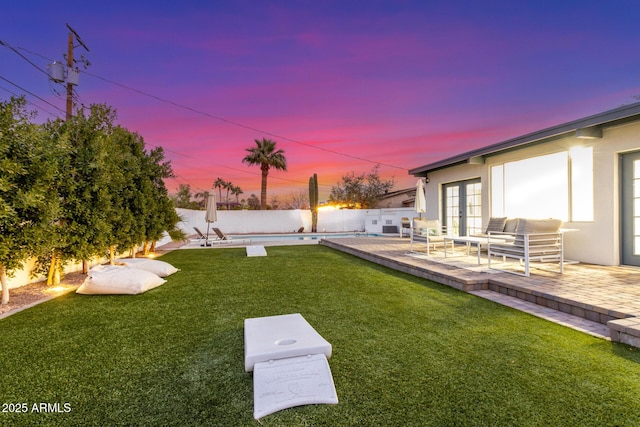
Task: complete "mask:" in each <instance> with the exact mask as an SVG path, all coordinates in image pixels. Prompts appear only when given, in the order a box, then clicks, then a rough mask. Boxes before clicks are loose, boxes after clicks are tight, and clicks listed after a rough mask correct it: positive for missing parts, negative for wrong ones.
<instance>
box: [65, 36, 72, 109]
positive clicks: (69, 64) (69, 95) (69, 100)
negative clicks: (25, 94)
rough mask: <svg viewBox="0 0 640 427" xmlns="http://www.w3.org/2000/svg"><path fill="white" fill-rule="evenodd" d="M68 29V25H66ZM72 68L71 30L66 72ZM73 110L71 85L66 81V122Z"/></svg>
mask: <svg viewBox="0 0 640 427" xmlns="http://www.w3.org/2000/svg"><path fill="white" fill-rule="evenodd" d="M67 27H69V24H67ZM69 29H70V30H71V27H69ZM72 68H73V30H71V31H69V43H67V70H71V69H72ZM72 108H73V85H72V84H71V83H69V82H68V81H67V117H66V120H69V119H71V115H72Z"/></svg>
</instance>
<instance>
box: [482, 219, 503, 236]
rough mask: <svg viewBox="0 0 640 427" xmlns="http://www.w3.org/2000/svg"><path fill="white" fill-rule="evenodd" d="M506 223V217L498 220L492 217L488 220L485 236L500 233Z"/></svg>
mask: <svg viewBox="0 0 640 427" xmlns="http://www.w3.org/2000/svg"><path fill="white" fill-rule="evenodd" d="M506 223H507V217H503V218H498V217H493V218H490V219H489V224H487V229H486V230H485V232H484V233H485V234H489V232H490V231H491V232H497V233H502V232H503V231H504V226H505V224H506Z"/></svg>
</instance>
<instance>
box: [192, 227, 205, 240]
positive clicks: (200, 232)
mask: <svg viewBox="0 0 640 427" xmlns="http://www.w3.org/2000/svg"><path fill="white" fill-rule="evenodd" d="M193 229H194V230H196V233H198V239H202V240H207V236H205V235H204V233H203V232H202V231H200V229H199V228H198V227H193Z"/></svg>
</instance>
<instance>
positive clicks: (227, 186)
mask: <svg viewBox="0 0 640 427" xmlns="http://www.w3.org/2000/svg"><path fill="white" fill-rule="evenodd" d="M223 188H224V189H225V190H227V210H229V209H230V208H231V207H230V206H231V205H230V202H229V191H231V190H232V189H233V183H232V182H231V181H227V182H225V183H224V187H223Z"/></svg>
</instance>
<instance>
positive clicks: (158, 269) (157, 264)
mask: <svg viewBox="0 0 640 427" xmlns="http://www.w3.org/2000/svg"><path fill="white" fill-rule="evenodd" d="M119 262H120V263H121V264H122V265H124V266H126V267H133V268H137V269H140V270H145V271H149V272H151V273H153V274H156V275H158V276H160V277H167V276H170V275H172V274H173V273H175V272H177V271H179V270H178V269H177V268H175V267H174V266H173V265H171V264H169V263H168V262H164V261H160V260H159V259H149V258H124V259H121V260H119Z"/></svg>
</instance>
